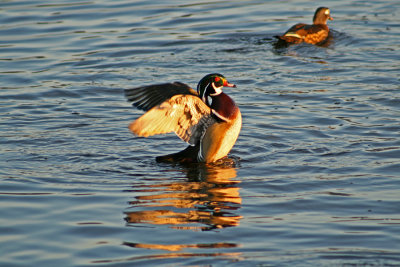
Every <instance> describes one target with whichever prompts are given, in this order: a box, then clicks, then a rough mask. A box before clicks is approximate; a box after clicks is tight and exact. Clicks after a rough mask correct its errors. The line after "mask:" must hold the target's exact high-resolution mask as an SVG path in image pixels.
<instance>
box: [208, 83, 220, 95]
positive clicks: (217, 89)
mask: <svg viewBox="0 0 400 267" xmlns="http://www.w3.org/2000/svg"><path fill="white" fill-rule="evenodd" d="M211 85H212V87H213V88H214V90H215V93H214V94H210V96H216V95H219V94H220V93H222V87H223V86H220V87H215V84H214V83H212V84H211Z"/></svg>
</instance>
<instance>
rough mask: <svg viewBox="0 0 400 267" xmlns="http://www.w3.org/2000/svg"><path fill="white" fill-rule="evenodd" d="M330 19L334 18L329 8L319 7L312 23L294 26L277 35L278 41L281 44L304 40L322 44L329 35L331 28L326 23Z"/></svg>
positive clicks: (296, 42)
mask: <svg viewBox="0 0 400 267" xmlns="http://www.w3.org/2000/svg"><path fill="white" fill-rule="evenodd" d="M328 19H329V20H333V19H332V17H331V15H330V10H329V8H327V7H319V8H317V10H316V11H315V14H314V18H313V24H312V25H308V24H304V23H298V24H296V25H294V26H292V27H291V28H290V29H289V30H288V31H287V32H285V34H283V35H281V36H275V37H276V38H278V39H279V41H278V42H279V43H280V44H281V45H283V44H299V43H302V42H305V43H309V44H314V45H315V44H316V45H320V44H322V43H324V42H325V41H326V40H327V39H328V37H329V28H328V26H327V25H326V22H327V21H328Z"/></svg>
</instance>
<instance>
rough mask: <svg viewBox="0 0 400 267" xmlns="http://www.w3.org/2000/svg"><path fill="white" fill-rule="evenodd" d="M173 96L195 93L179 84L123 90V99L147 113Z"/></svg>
mask: <svg viewBox="0 0 400 267" xmlns="http://www.w3.org/2000/svg"><path fill="white" fill-rule="evenodd" d="M175 95H195V96H197V92H196V91H194V90H193V89H192V88H190V87H189V86H188V85H186V84H184V83H181V82H174V83H163V84H155V85H148V86H142V87H137V88H131V89H126V90H125V97H126V98H127V100H128V101H130V102H133V103H132V104H133V105H134V106H135V107H137V108H138V109H141V110H144V111H147V110H150V109H152V108H153V107H155V106H158V105H161V103H163V102H164V101H166V100H167V99H170V98H171V97H173V96H175Z"/></svg>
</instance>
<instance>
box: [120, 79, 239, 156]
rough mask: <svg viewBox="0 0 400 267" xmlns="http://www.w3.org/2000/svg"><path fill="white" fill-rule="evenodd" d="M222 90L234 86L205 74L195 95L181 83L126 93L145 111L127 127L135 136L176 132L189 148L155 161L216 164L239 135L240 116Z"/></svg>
mask: <svg viewBox="0 0 400 267" xmlns="http://www.w3.org/2000/svg"><path fill="white" fill-rule="evenodd" d="M223 87H236V86H235V85H234V84H231V83H229V82H228V81H227V80H226V78H225V77H224V76H223V75H221V74H218V73H213V74H208V75H206V76H205V77H204V78H202V79H201V80H200V82H199V84H198V85H197V92H196V91H194V90H193V89H192V88H190V87H189V86H188V85H186V84H184V83H180V82H174V83H164V84H156V85H149V86H143V87H139V88H133V89H127V90H125V96H126V98H127V99H128V101H132V102H133V103H132V104H133V105H134V106H135V107H137V108H139V109H142V110H144V111H147V112H146V113H145V114H144V115H142V116H141V117H140V118H138V119H137V120H135V121H134V122H132V123H131V124H130V125H129V129H130V130H131V131H132V132H133V133H134V134H135V135H137V136H143V137H147V136H151V135H156V134H163V133H169V132H175V133H176V134H177V135H178V136H179V137H180V138H181V139H182V140H183V141H185V142H187V143H189V146H188V147H187V148H186V149H184V150H183V151H180V152H178V153H174V154H170V155H166V156H160V157H157V158H156V160H157V161H158V162H181V163H192V162H205V163H210V162H215V161H217V160H219V159H221V158H223V157H225V156H226V155H227V154H228V153H229V151H230V150H231V149H232V147H233V145H234V144H235V142H236V139H237V138H238V136H239V132H240V129H241V126H242V116H241V113H240V110H239V108H238V106H237V105H236V104H235V102H234V101H233V100H232V99H231V98H230V97H229V96H228V95H227V94H225V93H224V92H222V88H223Z"/></svg>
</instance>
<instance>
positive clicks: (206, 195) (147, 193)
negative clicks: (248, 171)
mask: <svg viewBox="0 0 400 267" xmlns="http://www.w3.org/2000/svg"><path fill="white" fill-rule="evenodd" d="M234 165H235V162H234V160H233V159H229V158H225V159H223V164H222V165H210V164H194V165H192V166H180V169H179V171H182V172H184V173H185V176H186V177H187V178H188V180H185V181H182V180H177V181H172V182H169V183H164V184H152V185H143V186H141V188H140V189H134V190H132V192H135V193H139V194H140V196H136V197H135V198H136V200H135V201H132V202H130V204H131V205H132V206H131V207H130V208H129V211H127V212H125V214H126V218H125V219H126V221H127V223H128V225H130V224H138V223H140V224H157V225H170V227H171V228H175V229H181V230H195V231H198V230H202V231H206V230H212V229H218V228H224V227H231V226H237V225H239V221H240V219H241V218H242V216H240V215H238V214H237V213H236V211H237V210H239V209H240V206H241V202H242V199H241V197H240V195H239V187H238V186H237V184H238V183H239V181H238V180H234V178H235V177H236V169H235V167H234ZM137 209H139V210H137ZM177 210H178V211H177Z"/></svg>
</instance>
